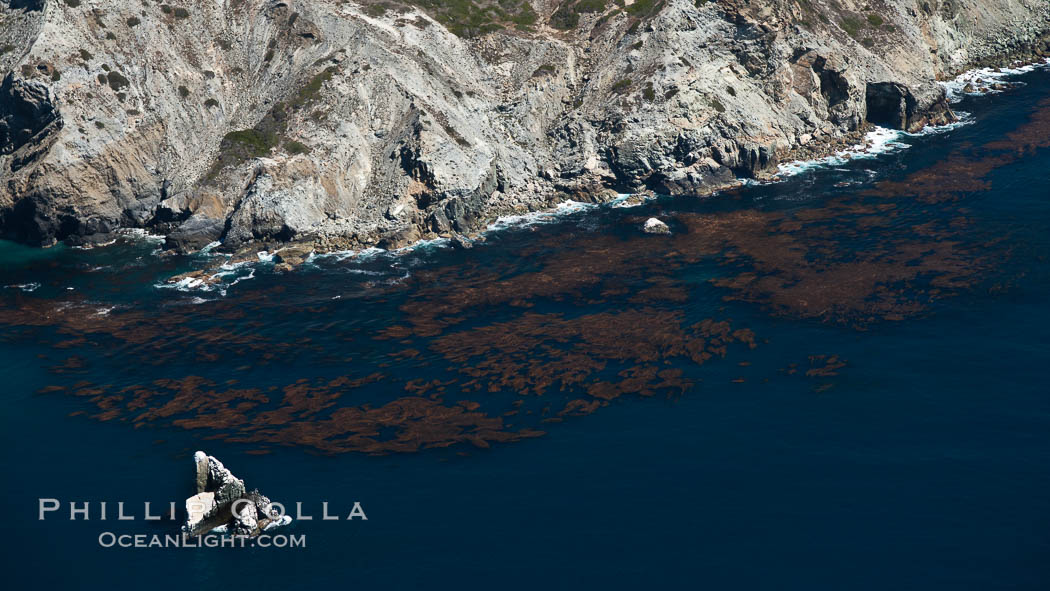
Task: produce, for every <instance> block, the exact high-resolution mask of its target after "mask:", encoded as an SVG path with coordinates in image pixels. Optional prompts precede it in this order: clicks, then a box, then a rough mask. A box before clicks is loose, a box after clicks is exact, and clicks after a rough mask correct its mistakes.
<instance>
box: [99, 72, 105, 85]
mask: <svg viewBox="0 0 1050 591" xmlns="http://www.w3.org/2000/svg"><path fill="white" fill-rule="evenodd" d="M98 83H99V84H105V83H106V75H105V74H99V75H98Z"/></svg>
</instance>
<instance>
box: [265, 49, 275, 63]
mask: <svg viewBox="0 0 1050 591" xmlns="http://www.w3.org/2000/svg"><path fill="white" fill-rule="evenodd" d="M272 59H273V50H272V49H267V50H266V55H265V56H264V57H263V61H264V62H268V61H270V60H272Z"/></svg>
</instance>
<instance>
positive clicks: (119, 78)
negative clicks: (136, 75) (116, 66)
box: [106, 70, 128, 91]
mask: <svg viewBox="0 0 1050 591" xmlns="http://www.w3.org/2000/svg"><path fill="white" fill-rule="evenodd" d="M106 80H107V81H108V82H109V87H110V88H112V89H113V90H115V91H116V90H120V89H121V88H124V87H125V86H127V85H128V79H127V78H125V77H124V76H123V75H122V74H121V73H120V72H117V71H115V70H114V71H112V72H110V73H109V74H108V75H107V76H106Z"/></svg>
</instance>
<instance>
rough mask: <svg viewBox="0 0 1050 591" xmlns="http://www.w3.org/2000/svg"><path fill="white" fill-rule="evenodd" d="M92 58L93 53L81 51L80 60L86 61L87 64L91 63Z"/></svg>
mask: <svg viewBox="0 0 1050 591" xmlns="http://www.w3.org/2000/svg"><path fill="white" fill-rule="evenodd" d="M92 57H93V56H92V55H91V52H89V51H88V50H86V49H81V50H80V59H82V60H84V61H85V62H89V61H91V58H92Z"/></svg>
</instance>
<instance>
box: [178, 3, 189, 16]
mask: <svg viewBox="0 0 1050 591" xmlns="http://www.w3.org/2000/svg"><path fill="white" fill-rule="evenodd" d="M175 18H190V11H188V10H186V9H185V8H182V7H181V6H180V7H178V8H176V9H175Z"/></svg>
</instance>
